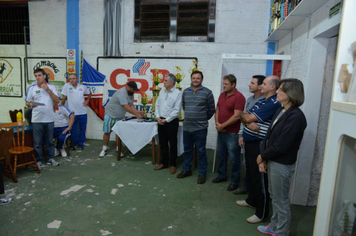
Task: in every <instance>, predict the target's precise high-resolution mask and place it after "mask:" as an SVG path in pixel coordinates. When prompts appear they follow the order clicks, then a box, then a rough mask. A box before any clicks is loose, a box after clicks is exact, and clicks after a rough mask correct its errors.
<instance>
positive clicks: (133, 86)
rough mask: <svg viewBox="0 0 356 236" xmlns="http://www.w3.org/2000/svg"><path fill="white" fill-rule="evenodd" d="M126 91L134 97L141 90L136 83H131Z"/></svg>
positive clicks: (127, 85)
mask: <svg viewBox="0 0 356 236" xmlns="http://www.w3.org/2000/svg"><path fill="white" fill-rule="evenodd" d="M126 91H127V94H128V95H130V96H132V95H133V94H134V93H135V92H136V91H140V90H139V89H138V88H137V84H136V82H135V81H129V82H128V83H127V84H126Z"/></svg>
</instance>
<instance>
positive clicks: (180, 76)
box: [175, 66, 185, 91]
mask: <svg viewBox="0 0 356 236" xmlns="http://www.w3.org/2000/svg"><path fill="white" fill-rule="evenodd" d="M176 69H177V73H176V74H175V76H176V81H177V83H176V88H177V89H179V90H180V91H182V87H181V86H180V84H179V83H180V82H181V81H182V80H183V79H184V77H185V74H184V72H183V70H182V69H181V68H180V67H179V66H176Z"/></svg>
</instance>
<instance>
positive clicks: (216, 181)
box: [212, 177, 226, 184]
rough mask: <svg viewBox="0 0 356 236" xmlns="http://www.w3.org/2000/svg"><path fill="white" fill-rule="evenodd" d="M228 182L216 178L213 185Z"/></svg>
mask: <svg viewBox="0 0 356 236" xmlns="http://www.w3.org/2000/svg"><path fill="white" fill-rule="evenodd" d="M225 181H226V179H219V177H216V178H215V179H213V181H212V182H213V183H214V184H217V183H220V182H225Z"/></svg>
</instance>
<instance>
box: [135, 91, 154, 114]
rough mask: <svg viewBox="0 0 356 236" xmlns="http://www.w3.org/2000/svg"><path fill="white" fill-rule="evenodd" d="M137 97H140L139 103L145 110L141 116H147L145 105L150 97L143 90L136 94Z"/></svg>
mask: <svg viewBox="0 0 356 236" xmlns="http://www.w3.org/2000/svg"><path fill="white" fill-rule="evenodd" d="M138 98H139V99H140V101H141V104H142V105H143V111H144V112H145V114H144V115H143V116H144V117H147V114H146V106H147V103H148V102H149V101H151V98H150V97H149V96H147V94H146V93H145V92H142V93H141V95H139V96H138Z"/></svg>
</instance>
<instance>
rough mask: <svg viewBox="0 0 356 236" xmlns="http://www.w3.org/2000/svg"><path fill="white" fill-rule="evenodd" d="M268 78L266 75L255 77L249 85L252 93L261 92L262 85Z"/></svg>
mask: <svg viewBox="0 0 356 236" xmlns="http://www.w3.org/2000/svg"><path fill="white" fill-rule="evenodd" d="M265 78H266V77H265V76H264V75H254V76H252V79H251V81H250V83H249V85H248V88H249V90H250V92H251V93H257V92H259V91H260V90H261V85H262V83H263V80H264V79H265Z"/></svg>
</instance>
